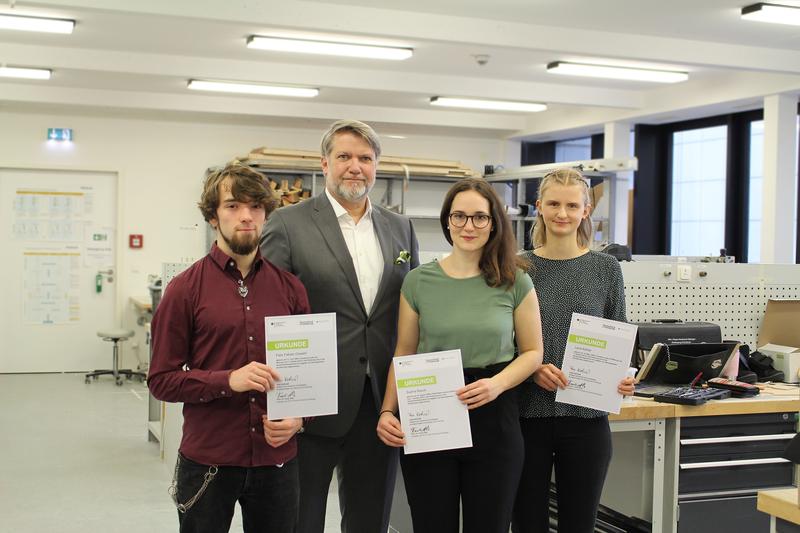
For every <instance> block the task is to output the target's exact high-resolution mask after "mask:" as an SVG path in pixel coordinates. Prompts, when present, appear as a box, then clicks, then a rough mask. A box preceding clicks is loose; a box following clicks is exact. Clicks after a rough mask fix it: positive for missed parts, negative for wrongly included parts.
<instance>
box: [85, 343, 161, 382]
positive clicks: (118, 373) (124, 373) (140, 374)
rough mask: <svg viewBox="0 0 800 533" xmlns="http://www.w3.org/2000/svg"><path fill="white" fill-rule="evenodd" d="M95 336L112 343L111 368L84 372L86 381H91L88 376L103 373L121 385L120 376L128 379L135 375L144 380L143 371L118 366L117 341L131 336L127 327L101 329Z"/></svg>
mask: <svg viewBox="0 0 800 533" xmlns="http://www.w3.org/2000/svg"><path fill="white" fill-rule="evenodd" d="M97 336H98V337H100V338H101V339H103V340H104V341H109V342H113V343H114V359H113V368H112V369H111V370H95V371H94V372H89V373H88V374H86V379H85V382H86V383H90V382H91V380H90V379H89V378H94V379H97V376H102V375H105V374H111V375H112V376H114V380H115V381H116V383H117V385H122V376H125V377H126V378H128V379H131V378H132V377H133V376H136V377H138V378H139V381H144V379H145V377H147V376H145V374H144V372H136V371H135V370H130V369H127V368H126V369H120V368H119V343H120V342H124V341H126V340H128V339H130V338H131V337H133V331H131V330H129V329H101V330H100V331H98V332H97Z"/></svg>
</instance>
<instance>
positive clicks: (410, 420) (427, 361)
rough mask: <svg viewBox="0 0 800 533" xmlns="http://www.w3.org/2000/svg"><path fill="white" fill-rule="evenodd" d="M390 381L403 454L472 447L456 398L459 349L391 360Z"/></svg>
mask: <svg viewBox="0 0 800 533" xmlns="http://www.w3.org/2000/svg"><path fill="white" fill-rule="evenodd" d="M394 378H395V382H396V383H397V400H398V402H399V404H400V423H401V425H402V427H403V433H405V436H406V445H405V447H404V450H405V453H407V454H410V453H421V452H433V451H437V450H452V449H454V448H470V447H472V432H471V431H470V426H469V413H468V411H467V406H466V405H464V404H463V403H461V400H459V399H458V396H456V390H458V389H460V388H461V387H463V386H464V370H463V368H462V365H461V350H450V351H446V352H433V353H421V354H417V355H406V356H402V357H395V358H394Z"/></svg>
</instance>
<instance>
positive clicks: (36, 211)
mask: <svg viewBox="0 0 800 533" xmlns="http://www.w3.org/2000/svg"><path fill="white" fill-rule="evenodd" d="M92 210H93V198H92V191H91V188H87V189H86V190H45V189H42V190H39V189H17V190H16V194H15V195H14V221H13V228H12V234H13V236H14V239H16V240H22V241H50V242H79V241H82V240H83V237H84V228H85V227H86V226H87V224H88V220H90V219H91V214H92Z"/></svg>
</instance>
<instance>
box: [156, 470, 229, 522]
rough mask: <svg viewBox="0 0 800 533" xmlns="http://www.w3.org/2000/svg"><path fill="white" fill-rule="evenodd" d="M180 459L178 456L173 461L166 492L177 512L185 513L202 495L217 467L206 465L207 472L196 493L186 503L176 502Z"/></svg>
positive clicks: (215, 473)
mask: <svg viewBox="0 0 800 533" xmlns="http://www.w3.org/2000/svg"><path fill="white" fill-rule="evenodd" d="M180 463H181V459H180V457H178V460H177V461H175V473H174V474H172V483H171V484H170V486H169V488H168V489H167V492H168V493H169V495H170V496H171V497H172V501H173V502H175V507H176V508H177V509H178V512H179V513H186V511H188V510H189V509H191V508H192V506H193V505H194V504H195V503H197V500H199V499H200V497H201V496H202V495H203V493H204V492H205V491H206V488H207V487H208V484H209V483H211V481H212V480H213V479H214V476H216V475H217V472H218V471H219V469H218V468H217V465H211V466H209V467H208V472H206V473H205V474H203V484H202V485H201V486H200V488H199V489H198V490H197V493H196V494H195V495H194V496H192V497H191V498H189V500H188V501H187V502H186V503H178V465H180Z"/></svg>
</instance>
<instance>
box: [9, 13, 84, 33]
mask: <svg viewBox="0 0 800 533" xmlns="http://www.w3.org/2000/svg"><path fill="white" fill-rule="evenodd" d="M74 27H75V21H74V20H68V19H53V18H45V17H26V16H21V15H0V30H20V31H40V32H44V33H72V29H73V28H74Z"/></svg>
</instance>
